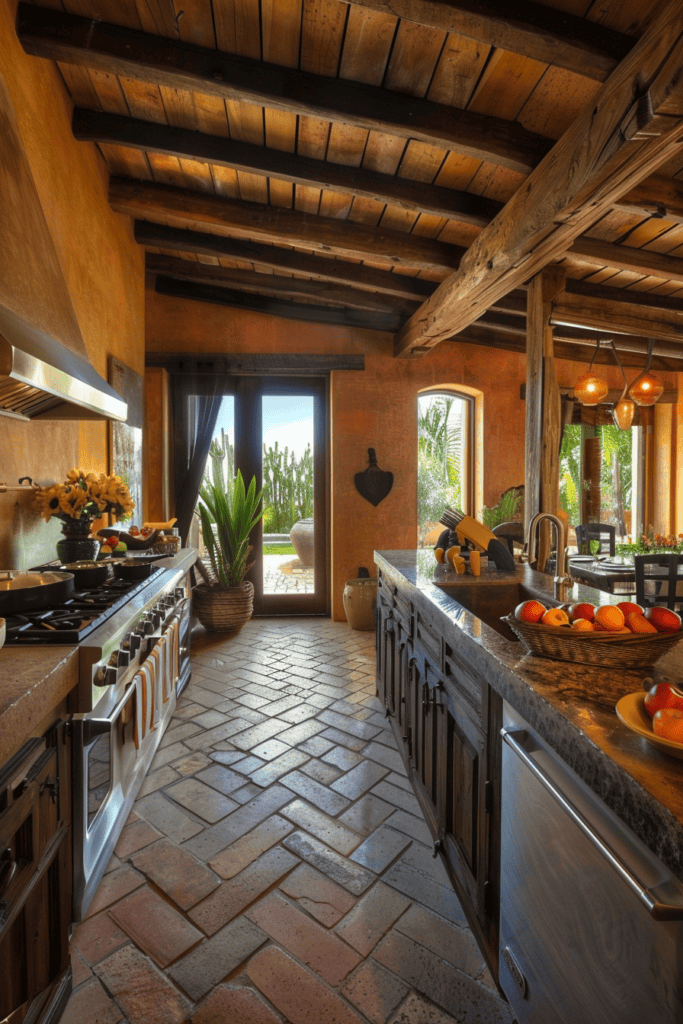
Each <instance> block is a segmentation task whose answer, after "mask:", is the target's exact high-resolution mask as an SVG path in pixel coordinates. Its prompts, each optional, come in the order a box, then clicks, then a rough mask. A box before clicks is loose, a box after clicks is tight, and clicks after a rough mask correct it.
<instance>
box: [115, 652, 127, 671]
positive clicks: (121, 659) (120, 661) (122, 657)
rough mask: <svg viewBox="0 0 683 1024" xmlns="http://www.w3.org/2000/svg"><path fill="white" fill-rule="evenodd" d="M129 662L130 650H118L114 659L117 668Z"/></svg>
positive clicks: (123, 666)
mask: <svg viewBox="0 0 683 1024" xmlns="http://www.w3.org/2000/svg"><path fill="white" fill-rule="evenodd" d="M129 663H130V652H129V651H124V650H120V651H118V657H117V661H116V664H117V665H118V667H119V668H125V667H126V665H128V664H129Z"/></svg>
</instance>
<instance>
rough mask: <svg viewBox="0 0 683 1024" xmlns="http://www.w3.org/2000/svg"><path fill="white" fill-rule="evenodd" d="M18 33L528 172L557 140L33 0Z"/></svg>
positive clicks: (34, 42)
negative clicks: (63, 10) (39, 5)
mask: <svg viewBox="0 0 683 1024" xmlns="http://www.w3.org/2000/svg"><path fill="white" fill-rule="evenodd" d="M17 35H18V36H19V40H20V42H21V44H22V46H23V47H24V50H25V51H26V52H27V53H30V54H32V55H33V56H36V57H45V58H47V59H48V60H55V61H61V62H64V63H66V64H75V65H78V66H80V67H87V68H92V69H94V70H96V71H102V72H105V73H106V74H110V75H121V76H123V77H127V78H133V79H136V80H137V81H141V82H148V83H152V84H153V85H158V86H163V87H166V88H169V89H180V90H186V91H190V92H199V93H206V94H209V95H212V96H219V97H221V98H222V99H225V100H237V101H239V102H242V103H254V104H257V105H259V106H264V107H269V108H271V109H275V110H284V111H287V112H288V113H294V114H304V115H307V116H309V117H317V118H321V119H322V120H325V121H338V122H341V123H342V124H349V125H354V126H356V127H358V128H365V129H367V130H368V131H377V132H383V133H385V134H389V135H395V136H399V137H400V138H404V139H416V140H418V141H419V142H424V143H426V144H427V145H430V146H439V147H441V148H445V149H452V150H453V151H454V152H458V153H462V154H463V155H465V156H470V157H473V158H474V159H477V160H486V161H490V162H492V163H496V164H499V165H501V166H503V167H509V168H511V169H512V170H514V171H519V172H521V173H523V174H526V173H528V172H529V171H530V170H531V169H532V167H534V166H535V165H536V164H537V163H538V161H539V160H540V159H541V158H542V157H543V156H544V154H545V153H547V152H548V150H549V149H550V147H551V145H552V142H551V141H550V140H548V139H545V138H543V137H541V136H540V135H536V134H535V133H533V132H530V131H528V130H527V129H525V128H524V127H523V126H522V125H520V124H518V123H517V122H515V121H506V120H504V119H503V118H499V117H491V116H486V115H483V114H476V113H472V112H470V111H467V110H459V109H457V108H455V107H449V106H446V105H444V104H439V103H432V102H430V101H429V100H424V99H421V98H420V97H416V96H410V95H408V94H406V93H399V92H394V91H392V90H389V89H382V88H381V87H379V86H371V85H366V84H364V83H362V82H352V81H348V80H342V79H339V78H329V77H326V76H324V75H314V74H311V73H309V72H304V71H298V70H295V69H292V68H286V67H281V66H279V65H277V64H267V63H265V61H260V60H254V59H252V58H248V57H239V56H236V55H234V54H225V53H221V52H219V51H218V50H210V49H207V48H205V47H201V46H196V45H193V44H191V43H184V42H181V41H180V40H178V39H168V38H166V37H162V36H155V35H150V34H148V33H145V32H139V31H137V30H134V29H129V28H124V27H122V26H119V25H112V24H109V23H107V22H103V21H94V20H91V19H89V18H82V17H80V16H79V15H75V14H65V13H63V12H61V11H57V10H52V9H49V8H45V7H35V6H33V5H30V4H26V3H20V4H19V7H18V10H17Z"/></svg>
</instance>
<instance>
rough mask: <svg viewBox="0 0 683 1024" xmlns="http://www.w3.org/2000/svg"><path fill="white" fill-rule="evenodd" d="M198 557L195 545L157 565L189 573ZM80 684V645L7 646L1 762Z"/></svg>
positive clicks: (0, 666) (0, 671) (0, 705)
mask: <svg viewBox="0 0 683 1024" xmlns="http://www.w3.org/2000/svg"><path fill="white" fill-rule="evenodd" d="M196 560H197V552H196V551H195V549H194V548H181V550H180V551H179V552H178V553H177V554H176V555H170V556H169V557H168V558H164V559H160V560H159V561H158V562H157V563H155V564H157V565H159V566H161V568H162V569H176V570H177V569H181V570H183V571H184V572H187V571H188V570H189V569H190V568H191V567H192V566H193V565H194V563H195V561H196ZM77 683H78V648H77V647H67V646H62V647H49V646H44V647H43V646H41V647H9V646H5V647H3V648H2V650H0V765H2V764H4V763H5V761H6V760H7V759H8V758H9V757H10V756H11V754H12V753H13V751H15V750H17V749H18V748H19V747H20V746H21V744H22V743H23V741H24V740H25V739H26V738H27V737H28V736H30V735H31V733H32V732H33V730H34V729H35V728H36V726H37V725H38V724H39V723H40V722H42V721H43V720H44V719H45V717H46V716H47V715H49V713H50V711H51V710H52V709H53V708H56V707H57V705H58V704H60V703H61V701H62V700H63V699H64V697H66V695H67V694H68V693H69V691H70V690H72V689H73V687H74V686H76V685H77Z"/></svg>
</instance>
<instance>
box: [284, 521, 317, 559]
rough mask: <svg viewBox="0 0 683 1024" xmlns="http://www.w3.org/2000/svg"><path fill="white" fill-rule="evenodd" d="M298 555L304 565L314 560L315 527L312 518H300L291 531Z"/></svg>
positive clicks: (291, 537) (291, 538)
mask: <svg viewBox="0 0 683 1024" xmlns="http://www.w3.org/2000/svg"><path fill="white" fill-rule="evenodd" d="M289 539H290V540H291V542H292V544H293V545H294V550H295V551H296V556H297V558H298V559H299V561H300V562H301V564H302V565H313V562H314V528H313V520H312V519H299V521H298V522H296V523H294V526H293V527H292V529H291V530H290V531H289Z"/></svg>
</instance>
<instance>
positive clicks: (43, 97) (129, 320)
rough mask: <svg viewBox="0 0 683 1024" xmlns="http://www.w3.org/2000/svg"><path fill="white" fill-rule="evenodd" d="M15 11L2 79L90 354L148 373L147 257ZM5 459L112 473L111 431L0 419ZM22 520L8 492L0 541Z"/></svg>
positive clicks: (3, 7) (2, 465) (3, 41)
mask: <svg viewBox="0 0 683 1024" xmlns="http://www.w3.org/2000/svg"><path fill="white" fill-rule="evenodd" d="M15 11H16V2H15V0H0V74H2V76H3V79H4V81H5V85H6V88H7V90H8V92H9V94H10V98H11V100H12V103H13V106H14V111H15V114H16V118H17V122H18V124H19V130H20V133H21V137H22V142H23V144H24V148H25V151H26V155H27V158H28V162H29V164H30V168H31V172H32V175H33V178H34V182H35V185H36V189H37V192H38V195H39V198H40V202H41V206H42V209H43V212H44V215H45V219H46V221H47V225H48V228H49V231H50V234H51V236H52V239H53V242H54V246H55V249H56V252H57V256H58V259H59V263H60V266H61V269H62V272H63V274H64V278H65V280H66V283H67V287H68V290H69V293H70V295H71V300H72V303H73V307H74V310H75V312H76V317H77V319H78V324H79V326H80V329H81V333H82V335H83V339H84V342H85V346H86V349H87V352H88V356H89V358H90V360H91V362H92V363H93V365H94V366H95V369H96V370H97V371H98V372H99V373H100V374H101V375H102V376H103V377H105V378H106V376H107V359H108V357H109V355H115V356H117V357H118V358H119V359H120V360H121V361H122V362H124V363H126V364H127V365H128V366H131V367H132V368H133V369H135V370H136V371H137V372H138V373H143V372H144V255H143V252H142V250H141V249H140V247H139V246H137V245H136V243H135V242H134V240H133V236H132V227H131V222H130V220H129V219H128V218H127V217H121V216H119V215H118V214H114V213H112V211H111V210H110V208H109V204H108V201H107V183H108V174H107V171H106V167H105V165H104V161H103V159H102V157H101V156H100V154H99V152H98V150H97V149H96V147H95V146H94V145H92V144H90V143H77V142H76V141H75V140H74V138H73V135H72V133H71V111H72V104H71V101H70V99H69V97H68V94H67V91H66V88H65V86H64V83H63V81H62V78H61V75H60V73H59V71H58V70H57V68H56V66H55V65H54V64H53V63H52V62H50V61H45V60H40V59H37V58H35V57H28V56H27V55H26V54H25V53H24V51H23V50H22V48H21V46H20V45H19V43H18V41H17V38H16V35H15V32H14V16H15ZM0 453H1V454H0V480H8V481H16V479H17V477H18V476H20V475H23V474H25V473H28V474H30V475H31V476H33V477H35V478H37V479H43V478H55V479H62V478H63V474H65V473H66V471H67V470H68V469H70V468H71V466H73V465H76V464H81V465H83V466H84V467H86V468H88V469H91V468H92V469H95V470H97V471H106V470H108V469H109V433H108V425H107V424H106V423H91V422H87V421H83V422H81V423H77V422H74V423H65V424H59V425H55V424H50V423H36V422H33V423H31V424H21V423H17V422H16V421H13V420H10V419H7V418H5V417H0ZM17 515H18V512H17V508H16V502H15V501H14V500H12V501H10V499H9V495H6V496H4V497H3V496H0V538H1V537H2V536H3V535H6V534H7V531H8V529H13V528H14V526H13V524H16V522H17ZM22 522H23V524H24V527H23V528H26V529H28V528H29V525H30V516H29V517H28V519H27V517H26V515H23V514H22ZM36 525H37V528H40V526H39V524H36ZM3 553H4V552H3ZM0 562H2V558H0Z"/></svg>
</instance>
